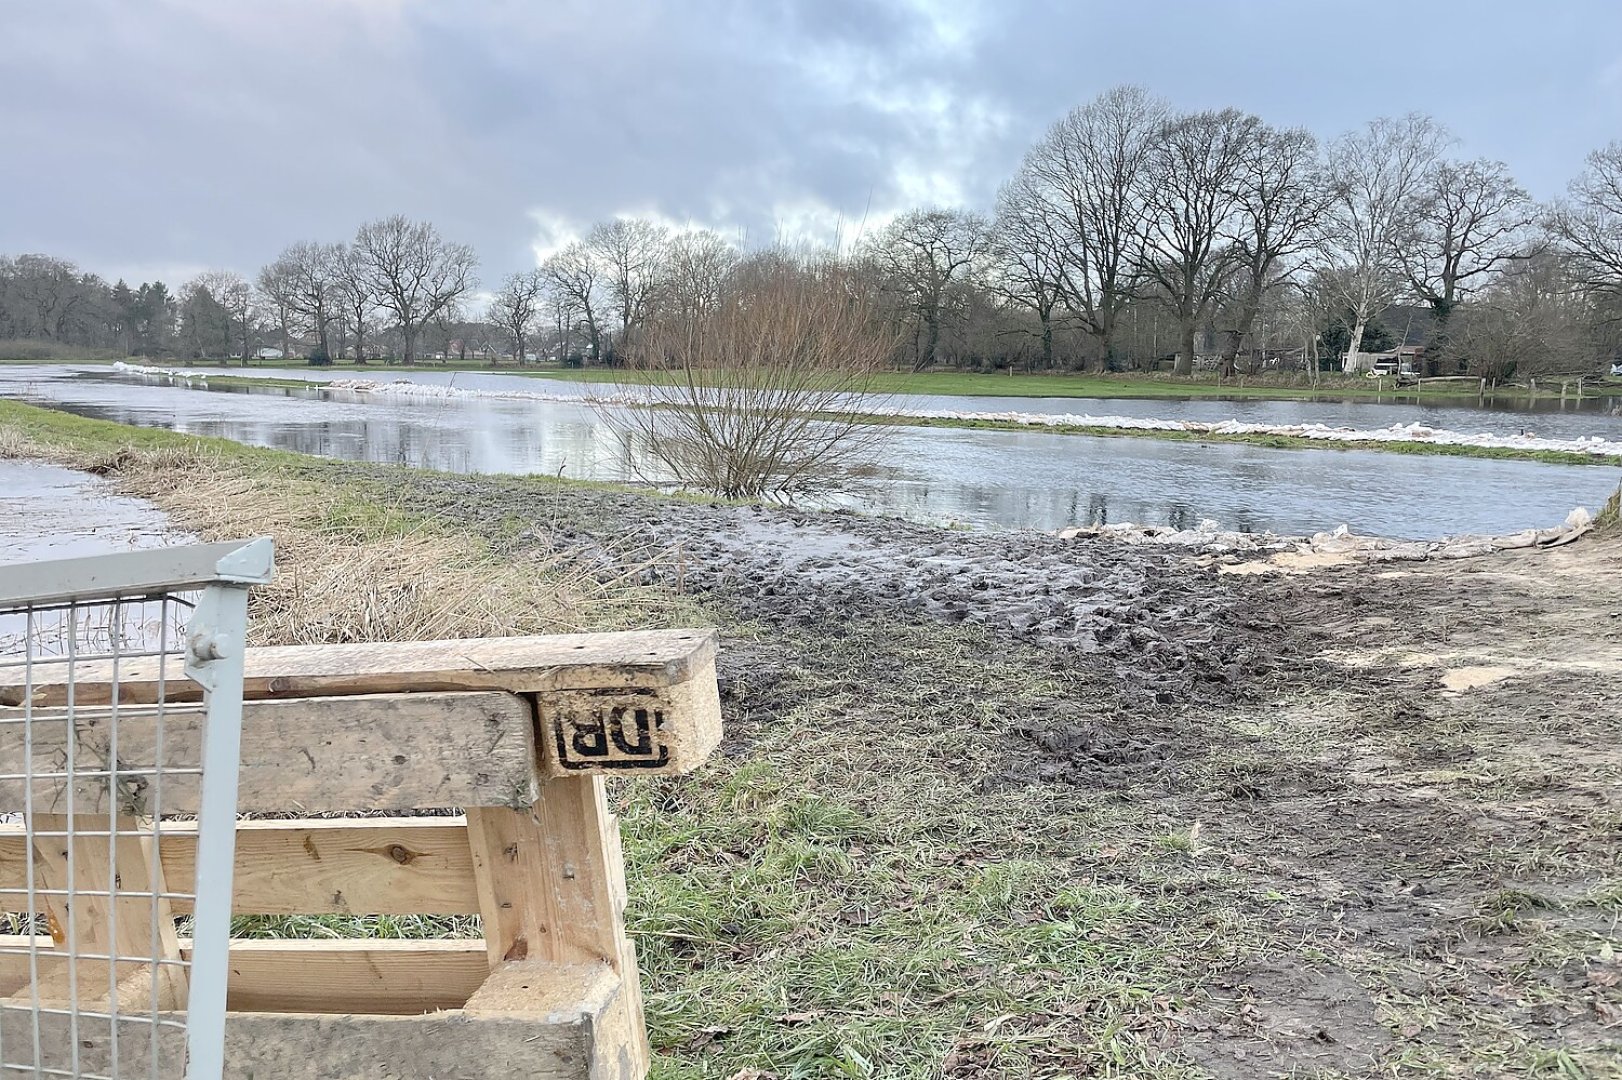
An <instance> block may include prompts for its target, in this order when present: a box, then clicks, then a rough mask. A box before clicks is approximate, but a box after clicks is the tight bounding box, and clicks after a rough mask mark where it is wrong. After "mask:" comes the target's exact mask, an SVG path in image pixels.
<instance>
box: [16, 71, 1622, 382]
mask: <svg viewBox="0 0 1622 1080" xmlns="http://www.w3.org/2000/svg"><path fill="white" fill-rule="evenodd" d="M1451 145H1452V140H1451V138H1450V137H1449V135H1448V134H1447V132H1446V131H1445V129H1443V128H1442V126H1441V125H1439V124H1438V123H1437V122H1436V121H1434V120H1433V119H1431V118H1430V117H1427V116H1423V115H1419V114H1412V115H1409V116H1404V117H1399V118H1382V119H1377V120H1374V121H1371V122H1369V123H1367V124H1365V125H1363V126H1362V127H1360V128H1358V129H1356V130H1354V131H1351V132H1348V133H1346V134H1344V135H1341V136H1339V137H1338V138H1335V139H1333V140H1331V141H1329V142H1327V143H1321V142H1320V141H1319V140H1318V139H1317V137H1315V136H1314V135H1313V134H1312V133H1311V132H1308V131H1306V130H1303V129H1300V128H1279V127H1275V126H1272V125H1269V124H1267V123H1266V122H1264V121H1263V120H1262V119H1260V118H1259V117H1257V116H1254V115H1252V114H1250V113H1246V112H1242V111H1240V110H1238V109H1231V108H1230V109H1218V110H1204V111H1197V112H1179V111H1176V110H1174V109H1172V108H1171V107H1170V106H1169V105H1168V104H1167V103H1165V102H1164V101H1162V100H1160V99H1158V98H1156V97H1154V96H1153V95H1151V94H1149V93H1148V92H1146V91H1144V90H1142V89H1140V88H1138V87H1132V86H1125V87H1118V88H1116V89H1113V90H1110V91H1108V92H1107V93H1104V94H1102V95H1100V96H1099V97H1098V98H1096V99H1095V100H1093V101H1091V102H1088V103H1087V104H1084V105H1081V106H1078V107H1077V108H1075V109H1073V110H1072V111H1071V112H1070V113H1068V114H1067V115H1066V116H1064V117H1062V118H1061V119H1060V120H1058V121H1057V122H1056V123H1055V124H1054V125H1053V126H1052V127H1051V128H1050V129H1049V130H1048V131H1047V133H1046V134H1045V135H1044V136H1043V137H1042V138H1041V139H1040V140H1038V141H1037V142H1036V144H1035V145H1033V146H1032V147H1031V148H1030V149H1029V150H1028V152H1027V153H1026V154H1025V156H1024V159H1023V160H1022V161H1021V163H1020V165H1019V167H1018V169H1017V170H1016V171H1015V173H1014V175H1013V176H1011V177H1010V178H1009V179H1008V180H1007V182H1006V183H1004V184H1003V185H1002V187H1001V189H1000V191H999V193H998V196H997V199H996V204H995V206H994V207H993V208H992V212H991V213H989V214H986V215H982V214H979V213H976V212H973V211H969V210H964V209H958V208H937V207H923V208H917V209H913V210H910V211H907V212H905V213H902V214H901V215H899V216H898V217H896V218H895V219H893V220H892V221H890V222H889V223H888V224H886V225H885V226H884V227H883V228H880V229H877V230H874V231H873V232H872V233H871V234H869V235H866V236H863V237H861V238H860V239H859V240H858V241H857V242H856V243H855V244H853V245H851V246H850V247H849V248H848V249H844V248H842V249H840V250H836V251H829V252H824V253H822V255H821V256H819V257H820V258H822V259H824V260H831V261H832V262H835V263H838V264H839V266H840V267H841V275H840V280H842V281H844V282H846V283H847V284H846V285H845V287H846V288H848V289H850V290H853V291H855V292H859V293H861V294H862V296H861V302H862V303H863V305H864V308H865V309H869V310H871V311H872V312H875V313H876V314H877V317H879V318H881V319H882V320H883V321H884V323H885V324H886V326H887V327H888V330H889V331H890V332H889V333H888V334H887V340H890V341H892V342H893V343H894V344H893V347H892V348H891V351H890V354H889V362H890V363H891V364H893V365H894V366H897V367H900V368H913V369H918V370H923V369H928V368H932V367H947V366H949V367H954V368H966V369H970V368H972V369H995V368H1006V367H1023V368H1027V369H1033V370H1104V369H1122V368H1147V367H1153V366H1159V365H1170V366H1171V367H1172V368H1173V370H1175V371H1176V372H1178V373H1182V374H1187V373H1190V372H1192V371H1193V370H1194V368H1195V366H1196V365H1199V364H1204V365H1209V366H1214V367H1217V368H1219V369H1220V370H1221V371H1222V372H1223V373H1224V374H1227V375H1231V374H1235V373H1236V372H1238V371H1239V370H1240V369H1241V368H1243V369H1245V370H1249V371H1255V370H1259V369H1262V368H1264V367H1268V366H1275V365H1277V366H1294V367H1308V368H1311V369H1312V370H1316V369H1317V368H1318V367H1319V366H1320V363H1322V362H1324V361H1328V362H1329V363H1334V362H1335V361H1338V360H1339V358H1340V357H1342V356H1344V355H1346V354H1359V353H1365V352H1373V351H1379V350H1382V349H1385V348H1389V347H1390V346H1392V345H1394V344H1405V343H1408V344H1412V343H1423V344H1424V346H1425V348H1426V353H1427V355H1428V356H1429V357H1430V358H1431V359H1432V361H1433V362H1434V363H1436V364H1437V365H1439V367H1440V369H1441V370H1443V371H1445V372H1448V373H1451V372H1454V371H1459V372H1469V373H1472V374H1480V375H1483V376H1487V377H1493V378H1499V377H1507V376H1509V375H1511V374H1513V373H1516V372H1521V373H1534V374H1535V373H1538V372H1540V371H1576V370H1585V369H1588V368H1591V367H1593V366H1594V365H1595V364H1596V363H1597V362H1599V361H1601V360H1603V359H1605V358H1609V357H1612V356H1615V355H1616V354H1617V350H1618V347H1619V345H1622V341H1619V335H1618V327H1619V326H1622V317H1619V316H1622V305H1619V302H1618V301H1619V298H1622V142H1613V143H1611V144H1610V145H1608V146H1606V147H1604V148H1601V149H1599V150H1596V151H1595V152H1594V153H1592V154H1591V155H1589V158H1588V160H1587V163H1586V166H1585V168H1584V169H1583V171H1582V172H1581V173H1580V174H1579V175H1578V176H1577V177H1576V178H1575V179H1574V180H1573V181H1572V182H1571V184H1570V185H1569V187H1568V190H1567V192H1566V193H1565V195H1564V196H1563V197H1561V198H1559V199H1556V200H1554V201H1553V202H1552V203H1549V204H1547V205H1540V204H1538V203H1537V202H1535V201H1534V200H1533V199H1532V198H1531V197H1530V196H1529V195H1528V193H1527V192H1526V190H1525V189H1524V188H1523V187H1522V186H1521V185H1520V184H1519V183H1517V182H1516V180H1515V179H1514V177H1513V175H1512V174H1511V173H1510V171H1509V170H1508V168H1507V167H1506V166H1505V165H1504V164H1503V163H1501V162H1496V161H1490V160H1486V159H1476V160H1465V159H1460V158H1456V157H1453V156H1451V155H1450V153H1449V151H1450V148H1451ZM780 255H781V253H780V252H776V253H774V252H771V251H767V252H758V251H757V252H745V251H743V250H741V248H740V246H739V245H737V244H734V243H732V242H731V241H730V240H729V239H728V238H726V237H725V236H723V235H721V234H719V233H716V232H713V231H710V230H704V229H675V230H673V229H670V228H668V227H666V226H664V225H661V224H658V223H656V222H652V221H647V220H639V219H615V220H613V221H608V222H603V223H601V224H598V225H596V226H594V227H593V228H592V229H590V230H589V231H588V232H587V233H586V235H585V236H583V237H582V238H581V239H579V240H578V241H576V242H574V243H572V244H570V245H568V246H567V247H565V248H563V249H562V250H560V251H558V252H556V253H555V254H553V255H552V256H551V257H550V258H548V259H546V260H545V261H544V262H543V263H541V264H540V265H539V266H537V267H535V268H534V269H531V270H527V271H524V272H521V273H517V274H513V275H510V276H508V277H507V278H506V279H505V280H503V281H501V282H500V283H499V284H497V285H495V286H494V288H493V289H491V290H490V291H489V292H488V293H480V292H478V288H479V282H478V278H477V269H478V263H477V259H476V257H475V255H474V252H473V251H472V249H471V248H469V247H468V246H467V245H464V244H458V243H454V242H451V241H449V240H446V239H445V238H443V237H441V236H440V234H439V232H438V230H437V229H436V228H435V227H434V226H433V225H431V224H429V223H426V222H415V221H410V220H408V219H406V218H403V217H392V218H385V219H381V220H378V221H374V222H371V223H368V224H366V225H363V226H362V227H361V228H360V229H359V230H357V232H356V234H355V236H354V238H353V239H352V240H350V241H348V242H346V243H298V244H294V245H292V246H290V247H289V248H287V249H286V250H285V251H283V252H282V253H281V254H280V255H279V256H278V257H277V258H276V259H275V260H274V261H272V262H271V263H270V264H268V265H267V266H265V267H264V268H262V269H261V270H260V272H259V273H258V274H257V275H255V277H254V278H253V279H252V280H250V279H248V278H246V277H243V276H242V275H240V274H237V273H234V272H232V271H224V270H220V271H211V272H209V273H205V274H202V275H199V276H198V277H196V278H194V279H192V280H191V281H188V282H186V283H185V284H184V285H182V286H181V287H180V288H179V290H178V291H174V292H172V291H171V290H170V288H169V287H168V286H167V285H166V284H165V283H163V282H147V283H142V284H140V285H139V286H136V287H131V286H130V285H128V284H126V283H125V282H123V281H119V282H116V283H113V284H111V285H109V284H107V283H106V282H104V281H103V280H101V279H100V278H98V277H96V276H95V275H94V274H89V273H85V272H83V271H81V270H79V269H78V268H77V267H75V266H74V265H73V264H71V263H69V262H67V261H64V260H61V259H57V258H52V257H49V256H45V255H22V256H19V257H16V258H0V340H5V339H13V340H17V339H22V340H38V341H44V342H48V343H57V344H59V345H61V346H74V347H92V348H99V349H107V350H112V351H118V352H122V353H127V354H131V355H137V356H175V357H184V358H204V357H209V358H230V357H241V358H244V359H246V358H248V357H251V356H253V355H255V354H256V353H257V352H258V351H259V350H261V349H264V348H268V347H271V346H275V347H276V351H278V352H280V353H281V354H282V355H287V356H291V355H295V354H300V355H303V356H306V357H307V358H308V359H309V360H310V361H312V362H314V363H324V362H329V361H331V360H334V359H340V358H348V359H352V360H354V361H355V362H358V363H366V362H369V361H371V360H374V359H376V360H398V361H403V362H407V363H411V362H416V361H418V360H420V359H422V358H423V357H424V356H425V355H436V356H447V355H450V356H459V357H463V358H467V357H475V358H481V359H487V360H499V359H506V360H507V361H509V362H513V363H517V364H523V363H526V362H530V361H533V360H538V359H549V360H557V361H562V362H565V363H572V364H622V363H634V362H639V351H640V350H643V349H644V348H645V347H648V345H649V343H652V342H654V341H658V340H665V339H667V338H668V334H667V333H666V332H665V331H666V330H667V329H668V328H669V327H670V326H686V325H693V324H694V320H695V318H697V317H698V316H699V315H701V314H702V313H703V312H705V311H707V310H710V309H713V308H714V307H715V305H717V304H718V303H720V301H721V298H722V297H723V296H724V295H725V294H726V293H727V291H728V290H729V289H730V288H732V284H731V283H732V282H735V281H737V280H739V277H740V275H743V276H744V277H747V276H748V275H749V274H751V273H755V274H757V275H758V272H759V270H760V268H761V266H762V265H763V260H764V261H765V262H769V261H770V260H771V259H773V258H777V257H780Z"/></svg>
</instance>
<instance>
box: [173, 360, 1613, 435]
mask: <svg viewBox="0 0 1622 1080" xmlns="http://www.w3.org/2000/svg"><path fill="white" fill-rule="evenodd" d="M187 370H195V371H199V372H204V373H207V374H211V375H237V376H240V375H243V374H252V372H251V371H250V372H246V373H245V372H244V371H243V369H241V368H217V367H201V368H189V369H187ZM266 373H267V374H271V375H274V376H275V377H276V378H278V379H299V380H303V381H306V382H312V383H322V382H330V381H332V380H334V379H375V380H378V381H380V382H394V381H404V382H413V383H423V384H425V385H430V386H454V387H458V388H460V389H463V390H487V391H498V392H502V391H517V392H520V393H531V394H534V393H540V394H547V395H555V396H564V395H576V396H579V397H582V398H584V397H589V396H590V395H592V394H594V393H596V394H601V393H603V392H605V391H608V390H610V389H612V388H611V387H609V386H607V385H605V384H603V383H588V382H579V381H571V380H569V379H566V378H554V377H548V378H536V377H534V376H528V375H507V374H502V373H500V372H469V371H409V372H402V371H397V370H395V369H392V368H388V367H383V366H377V367H370V368H354V367H347V368H343V369H341V370H338V371H333V370H331V369H298V368H292V369H278V370H274V371H268V372H266ZM984 378H985V381H986V382H987V383H995V382H997V381H998V377H997V376H995V375H988V376H985V377H984ZM1002 381H1005V382H1006V381H1007V379H1006V377H1004V378H1003V380H1002ZM1026 384H1027V385H1035V386H1040V385H1041V384H1042V381H1041V380H1040V379H1030V380H1026ZM878 400H879V401H881V402H882V403H883V404H890V405H896V406H900V407H903V408H909V409H929V410H936V409H944V410H956V411H962V412H1022V413H1040V414H1044V415H1059V414H1064V413H1074V414H1086V415H1091V416H1131V417H1137V418H1142V419H1149V418H1158V419H1164V420H1192V421H1198V422H1220V421H1223V420H1238V421H1240V422H1241V423H1246V424H1325V425H1327V426H1329V427H1353V428H1379V427H1390V426H1391V425H1393V424H1414V423H1417V424H1424V425H1425V426H1427V427H1437V428H1448V429H1449V430H1452V431H1462V432H1468V433H1471V434H1474V433H1477V432H1486V433H1489V434H1493V435H1536V436H1539V437H1541V438H1546V439H1576V438H1584V437H1592V436H1598V437H1600V438H1604V439H1622V394H1605V395H1600V396H1590V397H1585V398H1582V399H1580V400H1579V399H1578V398H1576V397H1572V398H1570V399H1568V400H1566V401H1561V400H1560V398H1559V397H1557V396H1549V395H1547V394H1545V395H1543V396H1540V397H1538V398H1536V399H1529V400H1521V401H1516V400H1512V399H1505V398H1493V399H1486V400H1478V399H1476V398H1472V397H1463V396H1460V397H1452V396H1442V395H1432V396H1431V397H1428V398H1425V397H1419V398H1415V397H1413V396H1411V395H1410V396H1400V397H1399V396H1395V395H1393V396H1391V397H1386V398H1369V397H1355V398H1335V397H1325V398H1317V399H1314V400H1310V401H1307V400H1292V401H1266V400H1260V399H1257V398H1242V397H1241V398H1208V397H1200V398H1088V397H1004V396H998V395H993V394H986V395H979V396H977V395H966V396H961V397H959V396H952V397H945V396H940V395H934V394H893V395H888V396H886V397H884V398H882V399H878Z"/></svg>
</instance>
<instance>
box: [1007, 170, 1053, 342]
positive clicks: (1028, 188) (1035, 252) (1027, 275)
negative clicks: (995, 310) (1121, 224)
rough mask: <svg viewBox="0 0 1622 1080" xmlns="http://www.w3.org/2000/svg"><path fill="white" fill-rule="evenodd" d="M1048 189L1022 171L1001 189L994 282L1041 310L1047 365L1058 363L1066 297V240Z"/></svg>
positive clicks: (1029, 306) (1016, 299) (1034, 309)
mask: <svg viewBox="0 0 1622 1080" xmlns="http://www.w3.org/2000/svg"><path fill="white" fill-rule="evenodd" d="M1055 226H1056V217H1055V215H1054V214H1052V213H1050V212H1049V207H1048V205H1047V204H1046V203H1045V202H1044V200H1043V196H1042V192H1041V191H1040V190H1038V189H1037V188H1036V186H1035V183H1034V178H1033V177H1032V176H1031V174H1030V173H1028V172H1024V171H1021V172H1020V173H1019V174H1018V175H1016V176H1015V177H1014V179H1012V180H1010V181H1009V182H1008V183H1006V184H1004V185H1003V187H1002V190H1001V191H999V192H998V193H997V216H996V218H995V219H994V220H993V222H992V226H991V241H990V253H991V275H990V277H989V281H988V283H989V285H990V286H991V288H992V289H993V290H995V291H996V292H997V293H998V294H999V295H1000V296H1002V297H1003V298H1004V299H1006V300H1008V301H1009V302H1010V303H1013V304H1016V305H1018V306H1019V307H1022V308H1025V309H1027V310H1029V311H1030V312H1031V314H1033V315H1034V316H1036V321H1037V325H1038V327H1039V329H1038V331H1037V332H1038V334H1039V335H1040V340H1041V349H1042V367H1043V368H1045V369H1051V368H1052V367H1053V324H1054V314H1055V312H1056V311H1057V310H1058V308H1059V305H1060V303H1061V302H1062V301H1063V299H1064V275H1065V266H1064V246H1063V243H1062V241H1061V240H1060V239H1059V236H1058V235H1057V231H1056V228H1055Z"/></svg>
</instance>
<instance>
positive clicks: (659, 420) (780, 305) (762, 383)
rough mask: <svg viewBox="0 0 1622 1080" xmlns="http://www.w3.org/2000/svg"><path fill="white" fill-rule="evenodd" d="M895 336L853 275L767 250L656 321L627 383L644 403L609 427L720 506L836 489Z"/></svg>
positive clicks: (864, 428) (837, 265)
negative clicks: (701, 299) (703, 297)
mask: <svg viewBox="0 0 1622 1080" xmlns="http://www.w3.org/2000/svg"><path fill="white" fill-rule="evenodd" d="M894 345H895V340H894V337H893V335H892V334H891V333H890V332H888V331H887V330H885V329H884V328H883V325H882V322H881V320H880V318H879V316H878V313H877V312H876V311H875V309H874V306H873V304H872V302H871V300H870V299H869V293H868V292H867V290H864V289H862V288H861V287H860V286H859V283H858V282H857V281H856V280H855V277H854V275H853V273H852V271H851V269H850V268H849V267H848V266H847V265H845V264H843V263H841V262H840V261H838V260H836V259H833V258H831V257H815V256H806V255H801V254H796V253H791V252H786V251H781V250H779V251H771V252H765V253H762V254H757V255H754V256H751V257H749V258H747V259H744V260H742V261H741V262H739V263H738V265H737V266H735V267H734V268H733V269H732V270H731V272H730V273H728V274H727V276H726V279H725V282H724V283H723V285H722V287H721V289H720V290H718V292H717V294H716V295H715V296H714V298H713V299H712V300H711V301H710V302H708V303H706V304H704V305H701V306H699V307H697V308H694V307H692V306H686V307H685V308H684V310H682V311H681V312H680V313H679V314H677V313H671V314H669V315H667V316H666V317H662V318H656V319H654V320H652V321H651V322H650V324H649V326H648V328H647V332H646V333H645V334H644V335H643V337H642V339H641V340H640V341H639V342H638V343H637V348H636V351H635V352H634V353H633V355H632V361H633V363H634V364H635V365H636V367H637V368H639V369H642V370H643V371H645V372H649V373H650V374H649V375H648V376H647V377H646V381H647V383H649V384H650V385H643V384H642V382H641V381H638V382H637V384H636V385H635V386H631V385H626V386H623V387H622V388H621V389H622V392H621V394H620V395H619V398H620V400H621V401H622V402H623V401H624V400H626V398H627V396H628V395H630V394H633V393H634V394H636V395H639V396H641V397H642V398H644V399H645V401H646V404H645V405H643V406H639V407H633V408H623V407H614V408H608V409H605V410H604V415H605V417H606V418H607V419H608V420H609V422H610V423H611V424H612V425H613V426H614V427H616V428H617V429H618V430H619V431H620V432H621V434H622V435H623V436H625V438H626V440H627V442H628V443H630V444H631V445H630V450H631V458H632V460H633V462H639V461H645V460H651V461H652V462H653V463H655V465H656V467H658V468H660V469H663V470H665V471H666V473H667V474H668V475H666V476H662V477H648V478H650V479H669V478H671V477H674V478H675V479H676V480H677V481H679V482H680V483H682V484H683V485H686V486H689V487H694V488H700V489H703V490H705V491H708V492H711V493H713V494H716V495H720V496H723V497H726V498H744V499H748V498H762V497H768V496H775V497H788V496H792V495H795V494H798V493H803V492H806V491H810V490H814V489H817V488H825V487H830V486H837V485H838V483H839V482H840V480H841V478H842V477H843V476H844V475H846V473H847V471H848V469H849V467H850V466H851V465H852V464H854V463H855V461H856V460H857V459H858V458H859V456H860V455H861V452H862V450H863V449H864V448H865V447H867V446H869V445H870V444H871V442H872V441H873V440H874V439H875V438H876V437H877V436H878V435H879V434H880V432H881V426H880V425H878V424H876V423H875V422H874V417H873V415H872V410H873V407H874V401H873V399H872V397H871V394H872V390H873V377H874V375H875V374H876V373H877V372H878V371H879V370H880V368H881V367H882V366H883V364H884V362H885V360H886V359H887V358H888V357H889V356H890V354H891V350H892V349H893V347H894Z"/></svg>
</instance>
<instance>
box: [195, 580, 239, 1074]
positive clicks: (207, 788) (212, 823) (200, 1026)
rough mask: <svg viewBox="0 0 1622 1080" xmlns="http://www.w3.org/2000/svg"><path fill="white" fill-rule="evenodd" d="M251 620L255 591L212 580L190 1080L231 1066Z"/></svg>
mask: <svg viewBox="0 0 1622 1080" xmlns="http://www.w3.org/2000/svg"><path fill="white" fill-rule="evenodd" d="M247 625H248V590H247V588H246V587H245V586H241V585H211V586H209V587H208V588H206V589H205V590H204V591H203V596H202V599H201V601H199V603H198V605H197V609H196V611H195V612H194V613H193V614H192V619H191V624H190V625H189V626H188V627H187V642H186V674H187V675H189V676H191V678H192V679H193V680H194V681H195V682H197V683H198V684H199V685H201V686H202V687H203V689H204V691H205V695H204V699H203V700H204V703H205V706H206V712H207V716H208V721H207V725H206V728H205V730H204V734H203V792H202V800H201V805H200V806H199V808H198V815H197V881H196V885H195V890H196V896H197V904H196V909H195V910H196V914H195V917H194V918H193V920H192V962H191V991H190V993H189V994H188V995H187V1000H186V1014H187V1022H186V1060H187V1065H186V1077H187V1080H219V1077H220V1075H221V1073H222V1072H223V1071H224V1069H225V989H226V981H227V979H228V977H229V975H230V951H231V888H232V876H233V875H232V872H233V870H234V869H235V864H236V818H237V771H238V769H239V768H240V767H241V758H242V664H243V650H244V648H245V647H246V644H245V642H244V641H243V638H244V636H245V635H246V630H247Z"/></svg>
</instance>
